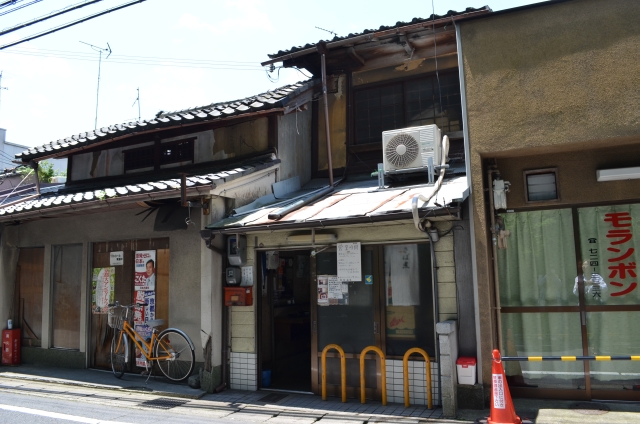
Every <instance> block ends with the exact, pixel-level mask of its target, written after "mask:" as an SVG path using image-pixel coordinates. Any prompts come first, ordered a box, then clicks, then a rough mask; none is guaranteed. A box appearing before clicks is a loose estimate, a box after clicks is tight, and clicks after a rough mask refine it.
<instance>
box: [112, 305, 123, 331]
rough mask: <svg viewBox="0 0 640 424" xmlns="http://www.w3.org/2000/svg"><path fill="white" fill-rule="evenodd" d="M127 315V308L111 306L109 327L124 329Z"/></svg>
mask: <svg viewBox="0 0 640 424" xmlns="http://www.w3.org/2000/svg"><path fill="white" fill-rule="evenodd" d="M126 317H127V308H123V307H121V306H114V307H112V308H109V316H108V323H109V327H111V328H115V329H117V330H122V328H123V327H124V320H125V319H126Z"/></svg>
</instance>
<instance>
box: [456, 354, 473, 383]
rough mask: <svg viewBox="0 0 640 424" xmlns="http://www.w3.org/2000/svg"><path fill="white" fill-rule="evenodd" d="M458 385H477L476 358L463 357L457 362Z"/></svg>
mask: <svg viewBox="0 0 640 424" xmlns="http://www.w3.org/2000/svg"><path fill="white" fill-rule="evenodd" d="M456 367H457V368H458V384H471V385H474V384H476V358H470V357H467V356H461V357H460V358H458V360H457V361H456Z"/></svg>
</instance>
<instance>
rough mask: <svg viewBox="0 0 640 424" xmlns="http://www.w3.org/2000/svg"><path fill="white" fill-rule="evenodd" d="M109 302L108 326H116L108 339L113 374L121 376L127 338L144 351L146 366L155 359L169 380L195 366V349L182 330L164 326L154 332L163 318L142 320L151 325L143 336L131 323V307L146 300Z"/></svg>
mask: <svg viewBox="0 0 640 424" xmlns="http://www.w3.org/2000/svg"><path fill="white" fill-rule="evenodd" d="M108 306H109V310H108V311H109V315H108V322H109V326H110V327H111V328H113V329H115V330H116V332H115V334H114V335H113V340H111V369H112V371H113V375H115V376H116V377H117V378H121V377H122V375H123V374H124V372H125V370H126V368H127V363H128V362H129V357H130V354H129V339H131V340H132V341H133V343H134V344H135V345H136V347H137V348H138V349H139V350H140V352H141V353H142V354H143V355H144V357H145V359H146V366H147V369H148V366H149V365H150V364H153V361H155V362H156V363H157V364H158V368H160V371H162V374H164V375H165V376H166V377H167V378H168V379H169V380H173V381H184V380H186V379H187V378H189V376H190V375H191V373H192V372H193V368H194V366H195V360H196V356H195V350H194V347H193V342H192V341H191V339H190V338H189V336H187V335H186V334H185V332H184V331H182V330H179V329H177V328H167V329H166V330H163V331H162V332H160V333H158V330H157V328H156V327H159V326H161V325H164V320H162V319H156V320H151V321H147V322H145V324H146V325H148V326H149V327H151V328H152V333H151V338H150V339H148V340H145V339H144V338H143V337H142V336H141V335H140V334H139V333H138V332H137V331H136V330H135V329H134V328H133V326H132V325H131V322H132V321H133V308H134V307H136V306H147V304H146V303H136V304H134V305H128V306H122V305H120V304H119V303H118V302H116V303H111V304H109V305H108Z"/></svg>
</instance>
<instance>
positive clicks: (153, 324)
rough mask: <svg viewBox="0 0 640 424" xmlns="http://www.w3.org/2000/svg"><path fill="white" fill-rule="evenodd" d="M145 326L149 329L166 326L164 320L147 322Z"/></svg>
mask: <svg viewBox="0 0 640 424" xmlns="http://www.w3.org/2000/svg"><path fill="white" fill-rule="evenodd" d="M145 324H147V325H148V326H149V327H154V328H155V327H160V326H161V325H164V320H163V319H152V320H151V321H147V322H145Z"/></svg>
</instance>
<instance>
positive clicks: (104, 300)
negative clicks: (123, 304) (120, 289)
mask: <svg viewBox="0 0 640 424" xmlns="http://www.w3.org/2000/svg"><path fill="white" fill-rule="evenodd" d="M115 286H116V269H115V268H113V267H109V268H93V275H92V278H91V311H92V312H93V313H94V314H106V313H107V306H108V305H109V304H110V303H113V302H114V290H115Z"/></svg>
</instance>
